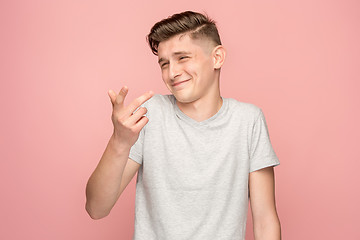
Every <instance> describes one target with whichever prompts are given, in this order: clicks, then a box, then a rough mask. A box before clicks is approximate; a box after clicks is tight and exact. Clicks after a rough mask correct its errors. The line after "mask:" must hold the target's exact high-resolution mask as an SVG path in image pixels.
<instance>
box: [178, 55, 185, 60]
mask: <svg viewBox="0 0 360 240" xmlns="http://www.w3.org/2000/svg"><path fill="white" fill-rule="evenodd" d="M184 58H187V56H183V57H180V58H179V59H180V60H181V59H184Z"/></svg>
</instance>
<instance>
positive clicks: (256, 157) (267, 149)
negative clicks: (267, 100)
mask: <svg viewBox="0 0 360 240" xmlns="http://www.w3.org/2000/svg"><path fill="white" fill-rule="evenodd" d="M279 164H280V162H279V159H278V157H277V156H276V153H275V151H274V149H273V147H272V145H271V142H270V136H269V131H268V128H267V124H266V120H265V116H264V114H263V112H262V110H261V109H260V113H259V115H258V117H257V119H256V121H255V124H254V127H253V131H252V137H251V143H250V172H253V171H256V170H259V169H262V168H265V167H270V166H274V167H275V166H278V165H279Z"/></svg>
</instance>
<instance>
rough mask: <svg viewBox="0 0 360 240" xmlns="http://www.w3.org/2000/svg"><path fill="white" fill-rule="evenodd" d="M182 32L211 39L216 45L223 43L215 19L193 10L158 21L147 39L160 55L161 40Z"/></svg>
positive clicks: (196, 37)
mask: <svg viewBox="0 0 360 240" xmlns="http://www.w3.org/2000/svg"><path fill="white" fill-rule="evenodd" d="M181 33H188V34H189V36H190V38H192V39H204V40H207V41H211V42H212V44H213V45H214V46H217V45H221V40H220V36H219V33H218V30H217V28H216V25H215V21H213V20H211V19H210V18H209V17H207V16H205V15H203V14H201V13H197V12H192V11H186V12H182V13H178V14H174V15H172V16H170V17H168V18H166V19H163V20H161V21H160V22H158V23H156V24H155V25H154V26H153V27H152V28H151V30H150V33H149V35H147V41H148V43H149V45H150V48H151V50H152V52H153V53H154V54H155V55H158V46H159V43H160V42H163V41H166V40H168V39H169V38H171V37H174V36H175V35H178V34H181Z"/></svg>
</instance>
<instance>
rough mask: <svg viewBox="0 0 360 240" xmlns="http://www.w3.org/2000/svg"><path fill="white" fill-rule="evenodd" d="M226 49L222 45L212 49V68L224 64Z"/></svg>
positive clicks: (218, 67) (217, 67)
mask: <svg viewBox="0 0 360 240" xmlns="http://www.w3.org/2000/svg"><path fill="white" fill-rule="evenodd" d="M225 56H226V50H225V48H224V47H223V46H222V45H217V46H216V47H215V48H214V49H213V59H214V69H220V68H221V66H222V65H223V64H224V61H225Z"/></svg>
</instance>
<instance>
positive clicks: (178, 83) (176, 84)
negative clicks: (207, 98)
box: [173, 80, 189, 87]
mask: <svg viewBox="0 0 360 240" xmlns="http://www.w3.org/2000/svg"><path fill="white" fill-rule="evenodd" d="M187 81H189V80H185V81H181V82H177V83H174V84H173V87H175V86H178V85H180V84H182V83H184V82H187Z"/></svg>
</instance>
